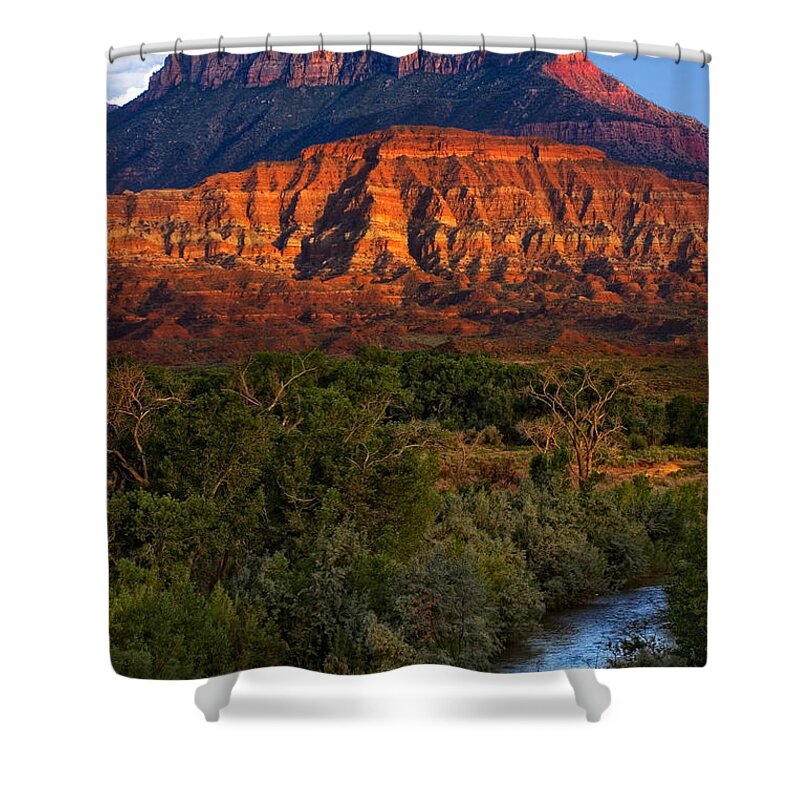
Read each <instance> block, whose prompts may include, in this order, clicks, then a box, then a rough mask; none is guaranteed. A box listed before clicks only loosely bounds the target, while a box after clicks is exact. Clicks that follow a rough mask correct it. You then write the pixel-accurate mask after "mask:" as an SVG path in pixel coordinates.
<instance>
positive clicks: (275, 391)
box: [228, 356, 316, 429]
mask: <svg viewBox="0 0 800 800" xmlns="http://www.w3.org/2000/svg"><path fill="white" fill-rule="evenodd" d="M298 362H299V363H296V362H294V361H292V374H291V375H290V376H289V377H288V378H287V379H286V380H283V379H282V378H281V377H280V376H279V375H278V374H277V373H272V374H271V375H270V378H271V386H270V393H269V396H268V397H263V398H262V397H259V396H258V395H257V393H256V392H255V391H253V389H251V388H250V384H249V381H248V378H247V372H248V370H249V369H250V367H251V366H252V364H253V359H252V358H250V359H249V360H248V362H247V363H246V364H244V365H242V364H240V365H238V366H237V367H236V382H237V384H238V385H237V388H236V389H229V390H228V391H232V392H233V393H234V394H237V395H239V397H241V398H242V399H243V400H244V401H245V402H246V403H249V404H250V405H251V406H255V407H256V408H263V409H264V411H266V412H267V413H271V412H272V411H274V410H275V409H276V408H278V407H280V408H281V410H284V409H283V401H284V400H285V398H286V390H287V389H288V388H289V387H290V386H291V385H292V384H293V383H294V382H295V381H296V380H299V379H300V378H302V377H303V375H307V374H308V373H310V372H314V371H315V370H316V367H307V366H306V362H305V358H303V357H302V356H301V357H300V358H299V359H298ZM281 424H282V425H283V427H284V428H289V429H292V428H296V427H297V426H298V425H299V424H300V420H299V419H292V418H291V416H290V415H289V414H284V415H283V419H282V422H281Z"/></svg>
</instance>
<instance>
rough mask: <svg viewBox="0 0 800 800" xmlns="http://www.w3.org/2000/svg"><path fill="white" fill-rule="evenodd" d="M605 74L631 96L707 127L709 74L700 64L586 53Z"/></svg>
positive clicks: (667, 59)
mask: <svg viewBox="0 0 800 800" xmlns="http://www.w3.org/2000/svg"><path fill="white" fill-rule="evenodd" d="M589 58H590V59H591V60H592V61H594V63H595V64H597V66H598V67H600V69H602V70H603V71H604V72H608V73H609V74H610V75H613V76H614V77H615V78H618V79H619V80H621V81H622V82H623V83H625V84H627V85H628V86H629V87H630V88H631V89H633V91H634V92H636V93H637V94H640V95H642V96H643V97H646V98H647V99H648V100H652V101H653V102H654V103H658V104H659V105H660V106H664V108H668V109H670V110H671V111H680V112H681V113H682V114H689V115H690V116H692V117H696V118H697V119H699V120H700V122H703V123H705V124H706V125H708V71H709V67H706V68H705V69H701V67H700V65H699V64H693V63H690V62H688V61H684V62H682V63H680V64H676V63H675V60H674V59H671V58H651V57H649V56H639V58H638V59H637V60H636V61H634V60H633V56H604V55H599V54H597V53H589Z"/></svg>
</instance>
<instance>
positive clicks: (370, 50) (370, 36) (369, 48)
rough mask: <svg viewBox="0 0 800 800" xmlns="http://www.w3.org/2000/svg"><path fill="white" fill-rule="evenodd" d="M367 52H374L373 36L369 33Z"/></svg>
mask: <svg viewBox="0 0 800 800" xmlns="http://www.w3.org/2000/svg"><path fill="white" fill-rule="evenodd" d="M367 52H368V53H371V52H372V34H371V33H370V32H369V31H367Z"/></svg>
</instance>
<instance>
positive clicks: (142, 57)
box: [139, 42, 144, 61]
mask: <svg viewBox="0 0 800 800" xmlns="http://www.w3.org/2000/svg"><path fill="white" fill-rule="evenodd" d="M143 47H144V42H142V43H141V44H140V45H139V58H141V59H142V61H144V56H143V55H142V48H143Z"/></svg>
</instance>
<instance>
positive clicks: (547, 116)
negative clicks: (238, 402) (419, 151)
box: [108, 51, 708, 192]
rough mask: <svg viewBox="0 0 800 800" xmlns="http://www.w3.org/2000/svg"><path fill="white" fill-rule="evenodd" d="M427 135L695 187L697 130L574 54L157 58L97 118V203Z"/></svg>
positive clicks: (701, 150)
mask: <svg viewBox="0 0 800 800" xmlns="http://www.w3.org/2000/svg"><path fill="white" fill-rule="evenodd" d="M418 124H425V125H437V126H443V127H458V128H461V129H467V130H472V131H483V132H489V133H495V134H506V135H514V136H529V135H540V136H542V135H543V136H551V137H553V138H556V139H558V140H559V141H563V142H566V143H571V144H588V145H592V146H599V147H601V148H602V149H604V150H605V152H607V153H608V155H609V156H611V157H612V158H616V159H619V160H622V161H626V162H628V163H631V164H643V165H649V166H654V167H656V168H658V169H660V170H661V171H663V172H665V173H666V174H667V175H669V176H671V177H678V178H682V179H690V180H695V181H700V182H705V181H706V179H707V174H708V130H707V128H706V127H705V126H704V125H702V124H701V123H700V122H698V121H697V120H694V119H692V118H690V117H687V116H684V115H682V114H676V113H674V112H671V111H667V110H665V109H663V108H660V107H659V106H657V105H655V104H654V103H651V102H649V101H647V100H645V99H644V98H642V97H640V96H639V95H637V94H635V93H634V92H632V91H631V90H630V89H628V88H627V87H626V86H625V85H624V84H622V83H621V82H620V81H618V80H616V79H615V78H613V77H611V76H609V75H607V74H606V73H604V72H602V71H601V70H600V69H599V68H598V67H597V66H596V65H595V64H593V63H592V62H591V61H584V59H583V56H582V54H578V56H577V57H576V56H575V55H574V54H573V55H567V56H555V55H552V54H549V53H537V54H535V55H533V54H531V53H515V54H511V55H502V54H497V53H479V52H477V51H475V52H471V53H465V54H463V55H446V54H437V53H428V52H425V51H418V52H415V53H412V54H410V55H407V56H403V57H402V58H393V57H391V56H386V55H383V54H381V53H376V52H370V53H368V52H366V51H360V52H356V53H333V52H328V51H314V52H311V53H300V54H289V53H277V52H273V53H251V54H246V55H235V54H227V53H223V54H221V55H220V56H217V54H216V53H212V54H209V55H203V56H187V55H181V56H179V57H178V58H177V59H176V58H174V57H173V56H168V57H167V58H166V60H165V64H164V67H163V68H162V69H161V70H160V71H158V72H157V73H155V74H154V75H153V76H152V78H151V80H150V86H149V88H148V90H147V91H146V92H145V93H144V94H142V95H140V96H139V97H138V98H136V99H135V100H133V101H131V102H130V103H128V104H126V105H125V106H123V107H121V108H120V109H118V110H117V111H115V112H114V113H113V114H110V115H109V116H108V187H109V191H110V192H119V191H122V190H125V189H131V190H140V189H143V188H164V187H173V188H183V187H187V186H191V185H193V184H195V183H197V182H199V181H200V180H202V179H204V178H206V177H208V176H210V175H212V174H216V173H220V172H229V171H232V170H240V169H244V168H247V167H248V166H250V165H251V164H253V163H255V162H256V161H268V160H277V159H280V160H285V159H291V158H296V157H297V156H298V155H299V153H300V152H301V151H302V150H303V149H304V148H306V147H308V146H310V145H313V144H319V143H324V142H329V141H334V140H337V139H341V138H345V137H349V136H353V135H357V134H363V133H370V132H373V131H376V130H382V129H385V128H387V127H389V126H392V125H418Z"/></svg>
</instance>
